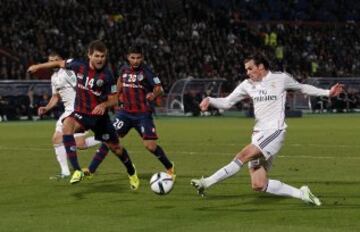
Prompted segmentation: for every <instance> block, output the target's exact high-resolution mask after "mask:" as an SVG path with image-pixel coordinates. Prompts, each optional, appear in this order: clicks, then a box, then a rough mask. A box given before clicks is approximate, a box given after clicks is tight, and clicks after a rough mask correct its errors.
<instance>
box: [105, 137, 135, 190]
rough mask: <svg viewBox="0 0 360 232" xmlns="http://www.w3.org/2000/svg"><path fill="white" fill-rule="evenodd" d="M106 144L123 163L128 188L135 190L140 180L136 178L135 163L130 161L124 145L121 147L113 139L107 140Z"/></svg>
mask: <svg viewBox="0 0 360 232" xmlns="http://www.w3.org/2000/svg"><path fill="white" fill-rule="evenodd" d="M106 145H107V146H108V147H109V149H110V150H111V151H112V152H113V153H114V154H115V155H116V156H117V157H118V158H119V160H120V161H121V162H122V163H123V164H124V166H125V168H126V171H127V173H128V176H129V182H130V188H131V189H132V190H137V189H138V188H139V185H140V180H139V178H138V175H137V172H136V169H135V165H134V164H133V163H132V161H131V159H130V156H129V154H128V152H127V150H126V149H125V148H124V147H122V146H121V145H120V144H119V143H118V142H114V141H108V142H106Z"/></svg>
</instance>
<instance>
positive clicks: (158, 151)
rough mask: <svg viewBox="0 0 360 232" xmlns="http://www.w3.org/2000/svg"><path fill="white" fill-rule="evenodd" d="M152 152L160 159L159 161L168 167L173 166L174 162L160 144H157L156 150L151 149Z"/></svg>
mask: <svg viewBox="0 0 360 232" xmlns="http://www.w3.org/2000/svg"><path fill="white" fill-rule="evenodd" d="M151 153H153V154H154V155H155V156H156V158H158V159H159V161H160V162H161V163H162V164H163V165H164V166H165V168H166V169H169V168H172V166H173V165H172V163H171V162H170V160H169V159H168V158H167V156H166V154H165V152H164V150H163V149H162V148H161V147H160V146H159V145H157V146H156V149H155V151H151Z"/></svg>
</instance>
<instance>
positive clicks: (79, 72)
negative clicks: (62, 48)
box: [66, 59, 116, 114]
mask: <svg viewBox="0 0 360 232" xmlns="http://www.w3.org/2000/svg"><path fill="white" fill-rule="evenodd" d="M66 69H71V70H73V71H74V72H75V74H76V79H77V84H76V98H75V104H74V111H76V112H79V113H83V114H91V111H92V110H93V109H94V108H95V107H96V106H97V105H99V104H100V103H102V102H104V101H106V100H107V98H108V95H110V94H115V93H116V84H115V79H114V76H113V73H112V71H111V70H110V69H109V68H108V67H106V66H105V67H104V68H102V69H100V70H94V69H92V68H90V66H89V62H86V61H82V60H76V59H69V60H67V61H66Z"/></svg>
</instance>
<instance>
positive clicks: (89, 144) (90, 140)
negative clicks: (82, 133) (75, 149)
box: [85, 136, 101, 148]
mask: <svg viewBox="0 0 360 232" xmlns="http://www.w3.org/2000/svg"><path fill="white" fill-rule="evenodd" d="M85 143H86V147H87V148H89V147H93V146H96V145H98V144H100V143H101V142H100V141H98V140H95V137H94V136H91V137H87V138H86V139H85Z"/></svg>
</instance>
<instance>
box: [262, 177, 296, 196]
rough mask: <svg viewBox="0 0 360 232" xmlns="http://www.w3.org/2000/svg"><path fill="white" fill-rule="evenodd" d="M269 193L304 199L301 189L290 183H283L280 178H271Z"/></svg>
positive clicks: (268, 187) (267, 190)
mask: <svg viewBox="0 0 360 232" xmlns="http://www.w3.org/2000/svg"><path fill="white" fill-rule="evenodd" d="M266 192H267V193H271V194H274V195H278V196H288V197H294V198H298V199H302V193H301V191H300V189H298V188H294V187H292V186H290V185H287V184H285V183H282V182H280V181H278V180H270V179H269V182H268V186H267V189H266Z"/></svg>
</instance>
